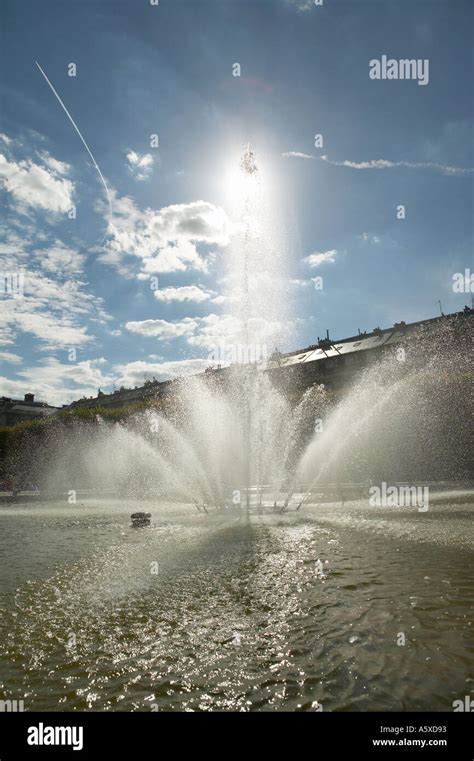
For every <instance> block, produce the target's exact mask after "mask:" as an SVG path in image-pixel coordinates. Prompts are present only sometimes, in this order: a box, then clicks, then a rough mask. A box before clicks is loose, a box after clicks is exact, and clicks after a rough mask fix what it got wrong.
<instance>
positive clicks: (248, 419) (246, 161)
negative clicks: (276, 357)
mask: <svg viewBox="0 0 474 761" xmlns="http://www.w3.org/2000/svg"><path fill="white" fill-rule="evenodd" d="M240 168H241V170H242V172H243V173H244V174H245V175H246V176H247V177H252V176H253V175H254V174H256V173H257V172H258V167H257V163H256V160H255V153H254V152H253V151H252V149H251V148H250V143H247V146H246V148H245V151H244V153H243V155H242V158H241V160H240ZM244 209H245V211H244V218H245V235H244V310H243V314H244V334H245V344H246V346H247V348H248V347H249V345H250V341H249V338H250V335H249V315H250V303H249V298H250V297H249V214H250V198H249V193H248V190H247V192H246V194H245V206H244ZM246 392H247V394H246V410H245V436H244V440H245V447H246V450H247V463H246V487H247V488H246V500H245V503H246V509H247V514H248V512H249V510H250V481H251V472H250V463H251V454H252V452H251V444H252V441H251V426H252V412H251V409H250V375H249V374H248V375H247V378H246Z"/></svg>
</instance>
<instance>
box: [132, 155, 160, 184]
mask: <svg viewBox="0 0 474 761" xmlns="http://www.w3.org/2000/svg"><path fill="white" fill-rule="evenodd" d="M127 161H128V168H129V170H130V172H131V173H132V174H133V176H134V177H135V179H136V180H139V181H142V180H147V179H148V178H149V177H151V175H152V172H153V161H154V159H153V156H152V155H151V153H145V154H140V153H138V152H137V151H129V152H128V153H127Z"/></svg>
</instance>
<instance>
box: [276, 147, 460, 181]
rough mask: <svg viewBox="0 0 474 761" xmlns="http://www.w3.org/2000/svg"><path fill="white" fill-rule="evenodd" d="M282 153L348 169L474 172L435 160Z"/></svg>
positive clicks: (449, 173)
mask: <svg viewBox="0 0 474 761" xmlns="http://www.w3.org/2000/svg"><path fill="white" fill-rule="evenodd" d="M281 155H282V156H283V158H291V159H310V160H312V161H324V162H325V163H326V164H331V165H332V166H342V167H347V168H348V169H397V168H400V167H404V168H406V169H432V170H434V171H437V172H441V173H442V174H446V175H451V176H456V175H466V174H472V173H473V172H474V168H470V167H461V166H450V165H449V164H438V163H436V162H434V161H390V160H389V159H370V160H369V161H350V160H349V159H344V160H341V161H336V160H334V159H330V158H328V156H314V155H312V154H310V153H298V152H297V151H287V152H286V153H282V154H281Z"/></svg>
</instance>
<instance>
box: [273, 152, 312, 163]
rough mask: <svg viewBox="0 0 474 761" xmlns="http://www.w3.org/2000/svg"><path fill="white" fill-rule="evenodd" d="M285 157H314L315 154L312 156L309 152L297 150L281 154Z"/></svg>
mask: <svg viewBox="0 0 474 761" xmlns="http://www.w3.org/2000/svg"><path fill="white" fill-rule="evenodd" d="M281 155H282V156H283V158H285V159H312V160H313V161H314V160H315V159H316V156H312V155H311V154H310V153H299V152H298V151H287V152H286V153H282V154H281Z"/></svg>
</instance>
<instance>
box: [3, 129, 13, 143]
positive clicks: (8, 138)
mask: <svg viewBox="0 0 474 761" xmlns="http://www.w3.org/2000/svg"><path fill="white" fill-rule="evenodd" d="M0 140H3V142H4V143H5V145H10V143H11V141H12V140H11V137H8V135H5V134H4V133H3V132H0Z"/></svg>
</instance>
